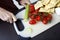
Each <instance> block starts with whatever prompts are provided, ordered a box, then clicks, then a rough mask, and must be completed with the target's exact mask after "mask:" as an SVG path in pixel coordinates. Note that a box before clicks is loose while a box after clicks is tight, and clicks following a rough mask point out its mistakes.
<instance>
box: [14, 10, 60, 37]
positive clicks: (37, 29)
mask: <svg viewBox="0 0 60 40" xmlns="http://www.w3.org/2000/svg"><path fill="white" fill-rule="evenodd" d="M24 11H25V10H24ZM24 11H22V12H19V13H18V14H17V15H16V17H17V18H21V17H22V18H23V17H24V13H25V12H24ZM59 22H60V16H58V15H57V14H56V13H54V14H53V19H52V22H51V23H49V24H47V25H44V24H43V23H42V22H39V23H37V24H36V25H30V24H29V21H27V22H25V21H24V20H22V23H23V25H24V26H25V29H24V31H19V30H18V29H17V27H16V24H15V23H14V28H15V30H16V32H17V34H18V35H21V36H23V37H34V36H36V35H38V34H40V33H42V32H44V31H45V30H47V29H49V28H51V27H52V26H54V25H55V24H57V23H59Z"/></svg>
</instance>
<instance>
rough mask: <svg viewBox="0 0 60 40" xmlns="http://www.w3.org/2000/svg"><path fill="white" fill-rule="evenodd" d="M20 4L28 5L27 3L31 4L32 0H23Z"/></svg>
mask: <svg viewBox="0 0 60 40" xmlns="http://www.w3.org/2000/svg"><path fill="white" fill-rule="evenodd" d="M20 4H21V5H23V6H26V4H30V0H21V1H20Z"/></svg>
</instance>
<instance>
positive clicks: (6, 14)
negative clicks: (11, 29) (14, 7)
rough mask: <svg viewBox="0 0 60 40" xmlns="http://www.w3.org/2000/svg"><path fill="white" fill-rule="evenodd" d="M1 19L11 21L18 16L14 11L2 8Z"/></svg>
mask: <svg viewBox="0 0 60 40" xmlns="http://www.w3.org/2000/svg"><path fill="white" fill-rule="evenodd" d="M0 19H1V20H3V21H7V22H10V23H12V22H13V21H16V20H17V19H16V17H15V16H14V15H13V13H11V12H9V11H7V10H5V9H3V8H0Z"/></svg>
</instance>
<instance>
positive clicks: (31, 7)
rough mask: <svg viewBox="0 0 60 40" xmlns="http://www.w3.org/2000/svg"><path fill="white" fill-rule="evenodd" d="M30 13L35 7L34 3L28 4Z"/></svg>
mask: <svg viewBox="0 0 60 40" xmlns="http://www.w3.org/2000/svg"><path fill="white" fill-rule="evenodd" d="M29 7H30V13H32V12H34V11H35V7H34V5H33V4H30V6H29Z"/></svg>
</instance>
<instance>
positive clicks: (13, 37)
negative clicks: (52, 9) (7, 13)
mask: <svg viewBox="0 0 60 40" xmlns="http://www.w3.org/2000/svg"><path fill="white" fill-rule="evenodd" d="M0 40H19V37H18V35H17V34H16V32H15V30H14V27H13V25H12V24H10V23H7V22H3V21H0ZM31 40H60V23H58V24H56V25H55V26H53V27H52V28H50V29H48V30H46V31H45V32H43V33H41V34H39V35H37V36H36V37H34V38H32V39H31Z"/></svg>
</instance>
